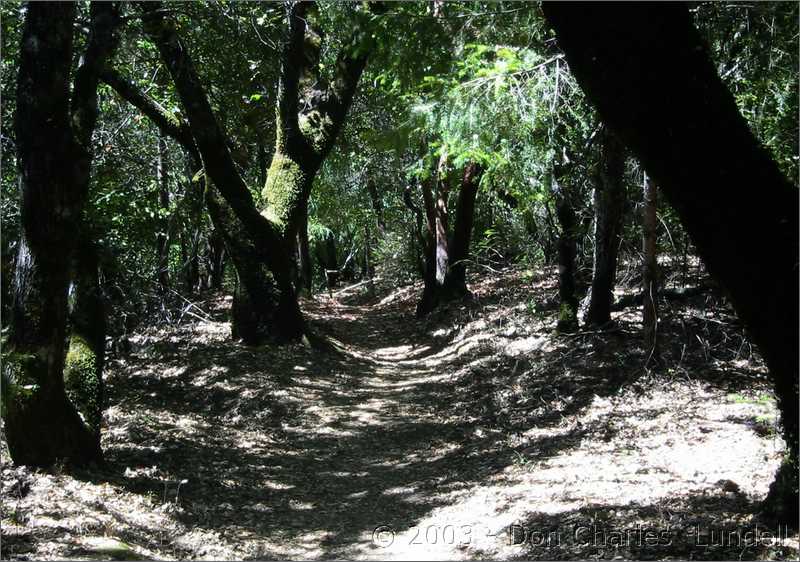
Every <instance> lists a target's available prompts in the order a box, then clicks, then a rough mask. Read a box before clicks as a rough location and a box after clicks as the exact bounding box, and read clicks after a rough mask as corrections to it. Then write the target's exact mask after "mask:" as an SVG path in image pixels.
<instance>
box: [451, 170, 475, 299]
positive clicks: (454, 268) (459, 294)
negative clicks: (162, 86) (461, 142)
mask: <svg viewBox="0 0 800 562" xmlns="http://www.w3.org/2000/svg"><path fill="white" fill-rule="evenodd" d="M482 175H483V168H482V167H481V166H480V165H479V164H476V163H474V162H470V163H469V164H467V166H466V168H465V169H464V177H463V179H462V181H461V190H460V191H459V192H458V203H457V205H456V221H455V224H454V225H453V237H452V240H451V242H450V268H449V269H448V271H447V275H446V276H445V280H444V290H445V293H447V295H448V296H449V297H450V298H453V299H458V298H464V297H466V296H468V295H469V294H470V292H469V289H467V263H466V262H467V260H468V259H469V245H470V239H471V238H472V223H473V219H474V217H475V199H476V198H477V196H478V186H479V185H480V181H481V176H482Z"/></svg>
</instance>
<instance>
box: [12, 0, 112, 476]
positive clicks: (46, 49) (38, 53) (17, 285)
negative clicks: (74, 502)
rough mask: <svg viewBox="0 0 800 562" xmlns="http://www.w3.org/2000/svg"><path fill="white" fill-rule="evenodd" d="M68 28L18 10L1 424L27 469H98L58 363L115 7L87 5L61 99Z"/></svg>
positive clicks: (47, 14)
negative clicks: (79, 46) (14, 234)
mask: <svg viewBox="0 0 800 562" xmlns="http://www.w3.org/2000/svg"><path fill="white" fill-rule="evenodd" d="M74 19H75V5H74V4H72V3H63V4H62V3H52V4H50V3H31V4H29V5H28V6H27V12H26V15H25V25H24V28H23V31H22V41H21V49H20V63H19V75H18V80H17V113H16V116H15V126H16V135H17V138H16V142H17V162H18V166H19V176H20V186H21V194H22V201H21V205H20V211H21V235H20V241H19V245H18V254H17V261H16V271H15V275H14V300H13V311H12V319H11V326H10V332H9V335H8V340H7V345H6V346H5V349H4V352H5V357H4V361H3V371H2V416H3V421H4V429H5V436H6V440H7V443H8V448H9V452H10V453H11V458H12V460H13V461H14V462H15V463H17V464H26V465H33V466H49V465H52V464H54V463H55V462H58V461H64V462H67V463H69V464H73V465H81V464H87V463H90V462H93V461H99V460H101V459H102V452H101V449H100V441H99V433H98V432H97V431H95V430H93V429H92V427H91V425H90V424H91V421H90V420H85V419H83V418H81V416H80V414H79V413H78V411H77V410H76V408H75V405H74V404H73V403H72V402H70V400H69V399H68V398H67V394H66V391H65V385H64V355H65V351H66V350H65V345H66V326H67V289H68V285H69V278H70V260H71V256H72V254H73V252H74V250H75V246H76V237H75V233H76V232H79V231H80V228H81V215H82V211H83V206H84V204H85V201H86V198H87V194H88V186H89V171H90V169H91V151H90V146H91V137H92V133H93V131H94V126H95V123H96V119H97V82H98V73H99V68H100V67H101V66H102V65H103V64H104V62H105V59H106V58H107V57H108V56H109V55H110V53H111V52H112V51H113V48H114V46H115V44H116V41H115V34H114V31H115V27H116V24H117V22H118V12H117V6H116V4H111V3H106V4H103V3H93V4H92V6H91V24H90V25H91V29H90V35H89V38H88V42H87V47H86V51H85V53H84V55H83V57H81V61H80V63H79V65H78V68H77V70H76V73H75V82H74V87H73V88H72V99H70V84H69V79H70V67H71V64H72V26H73V22H74Z"/></svg>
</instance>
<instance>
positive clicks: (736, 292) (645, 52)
mask: <svg viewBox="0 0 800 562" xmlns="http://www.w3.org/2000/svg"><path fill="white" fill-rule="evenodd" d="M542 9H543V11H544V13H545V16H546V17H547V20H548V22H549V23H550V25H551V26H552V27H553V28H554V29H555V30H556V34H557V37H558V42H559V45H560V46H561V48H562V49H564V51H565V53H566V56H567V60H568V61H569V65H570V69H571V70H572V72H573V74H574V75H575V77H576V79H577V80H578V82H579V83H580V85H581V87H582V88H583V90H584V92H585V93H586V96H587V97H588V98H589V100H591V101H592V102H593V103H594V104H595V105H596V107H597V109H598V111H599V113H600V115H601V117H602V119H603V121H604V122H605V123H607V124H608V126H609V127H611V129H612V130H613V131H614V132H615V133H617V134H618V135H619V137H620V139H621V140H622V141H623V142H624V143H625V144H626V146H628V148H630V149H631V151H632V152H633V153H634V154H635V155H636V157H637V158H639V160H640V161H641V162H642V165H643V166H644V168H645V170H647V173H648V174H649V175H650V176H651V177H652V178H653V180H654V181H655V182H656V184H657V185H658V186H659V187H660V188H661V190H662V191H663V193H664V195H665V197H666V198H667V200H668V201H669V203H670V204H671V205H672V207H673V208H675V210H676V211H677V213H678V215H679V216H680V217H681V221H682V222H683V224H684V226H685V227H686V230H687V231H688V233H689V235H690V236H691V239H692V242H693V243H694V245H695V246H696V248H697V251H698V253H699V254H700V256H701V258H702V259H703V262H704V263H705V265H706V267H707V268H708V271H709V273H711V275H712V276H714V278H715V279H717V281H719V283H720V284H721V285H722V287H723V288H724V289H725V290H726V292H727V293H728V294H729V295H730V299H731V303H732V304H733V306H734V308H735V310H736V312H737V314H738V315H739V317H740V318H741V319H742V320H743V322H744V323H745V325H746V326H747V327H748V330H749V333H750V336H751V337H752V339H753V341H754V342H755V343H756V344H757V345H758V346H759V349H760V350H761V352H762V354H763V355H764V359H765V360H766V362H767V365H768V367H769V370H770V374H771V377H772V380H773V382H774V385H775V394H776V396H777V398H778V407H779V409H780V412H781V420H782V423H783V428H784V438H785V439H786V443H787V447H788V450H787V457H786V462H785V464H784V467H783V468H782V471H781V473H780V475H779V478H778V479H776V483H775V485H774V486H773V488H772V490H771V492H770V495H769V496H768V498H767V502H766V504H765V509H766V511H767V512H769V513H771V514H773V515H774V516H775V517H777V518H780V519H782V520H784V521H786V522H788V523H791V524H792V525H795V524H796V523H797V519H798V493H797V489H798V488H797V472H798V464H797V452H798V387H797V382H798V363H797V357H798V339H799V338H798V308H799V307H798V292H800V291H799V290H798V260H797V256H798V237H797V232H798V190H797V188H796V186H792V185H791V184H790V183H789V182H788V181H787V180H786V178H785V177H784V176H783V175H782V174H781V172H780V170H779V169H778V166H777V165H776V164H775V162H774V160H773V159H772V158H771V156H770V154H769V153H768V152H767V151H766V150H765V149H764V148H763V147H762V146H761V145H760V143H759V142H758V141H757V140H756V138H755V137H754V136H753V134H752V133H751V131H750V130H749V128H748V126H747V122H746V121H745V120H744V118H743V117H742V116H741V115H740V113H739V111H738V109H737V107H736V103H735V100H734V98H733V96H732V95H731V93H730V92H729V91H728V90H727V89H726V88H725V86H724V84H723V83H722V81H721V80H720V78H719V76H718V75H717V73H716V70H715V67H714V65H713V63H712V61H711V60H710V58H709V55H708V50H707V47H706V45H704V43H703V41H702V39H701V37H700V35H699V34H698V33H697V30H696V29H695V28H694V26H693V25H692V20H691V15H690V14H689V12H688V10H687V8H686V6H685V5H683V4H659V5H656V6H650V5H648V6H644V5H639V4H606V3H602V4H592V3H586V4H580V5H577V4H572V3H570V4H567V3H561V2H547V3H544V4H543V5H542Z"/></svg>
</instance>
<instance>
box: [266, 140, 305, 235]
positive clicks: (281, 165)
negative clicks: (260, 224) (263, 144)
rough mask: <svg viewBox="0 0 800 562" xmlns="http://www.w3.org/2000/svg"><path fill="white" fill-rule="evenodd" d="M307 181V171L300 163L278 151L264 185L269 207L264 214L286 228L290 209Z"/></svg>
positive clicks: (280, 226) (281, 227)
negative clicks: (304, 170)
mask: <svg viewBox="0 0 800 562" xmlns="http://www.w3.org/2000/svg"><path fill="white" fill-rule="evenodd" d="M305 181H306V173H305V172H303V170H302V168H301V167H300V165H299V164H298V163H297V162H295V161H294V160H292V159H291V158H289V157H288V156H286V155H284V154H282V153H281V152H277V151H276V152H275V155H274V156H273V157H272V164H271V165H270V168H269V173H268V175H267V183H266V185H265V186H264V191H263V197H264V200H265V201H266V202H267V209H266V210H265V211H264V212H263V213H262V214H263V215H264V216H265V217H266V218H268V219H269V220H271V221H272V222H274V223H275V224H276V225H277V226H278V227H279V228H280V229H284V228H285V227H286V222H287V220H288V219H289V213H290V211H291V210H292V208H293V207H294V206H295V205H296V204H297V200H298V198H299V197H300V196H301V193H302V190H303V185H304V184H305Z"/></svg>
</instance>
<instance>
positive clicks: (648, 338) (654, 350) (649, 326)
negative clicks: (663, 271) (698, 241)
mask: <svg viewBox="0 0 800 562" xmlns="http://www.w3.org/2000/svg"><path fill="white" fill-rule="evenodd" d="M643 193H644V196H643V201H642V203H643V205H642V253H643V254H644V264H643V267H642V328H643V335H644V347H645V352H646V353H647V361H646V363H647V364H648V365H656V364H658V362H659V356H658V262H657V261H656V257H657V250H656V232H657V227H658V217H657V215H656V209H657V197H658V192H657V189H656V185H655V184H654V183H653V181H652V180H651V179H650V178H649V177H648V176H647V172H645V173H644V186H643Z"/></svg>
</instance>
